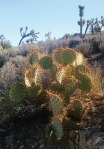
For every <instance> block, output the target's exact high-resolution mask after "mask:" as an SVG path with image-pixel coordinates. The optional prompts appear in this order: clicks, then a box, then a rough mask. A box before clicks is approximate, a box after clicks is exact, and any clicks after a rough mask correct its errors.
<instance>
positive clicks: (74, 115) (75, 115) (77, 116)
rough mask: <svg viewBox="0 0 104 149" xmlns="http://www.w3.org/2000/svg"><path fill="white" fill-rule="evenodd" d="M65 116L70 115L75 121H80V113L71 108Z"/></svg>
mask: <svg viewBox="0 0 104 149" xmlns="http://www.w3.org/2000/svg"><path fill="white" fill-rule="evenodd" d="M67 117H68V118H69V117H70V118H71V119H72V120H73V121H75V122H81V118H82V114H80V113H77V111H74V110H72V109H68V111H67Z"/></svg>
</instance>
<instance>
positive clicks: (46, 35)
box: [45, 32, 51, 40]
mask: <svg viewBox="0 0 104 149" xmlns="http://www.w3.org/2000/svg"><path fill="white" fill-rule="evenodd" d="M45 37H47V39H48V40H50V39H51V32H48V33H47V34H45Z"/></svg>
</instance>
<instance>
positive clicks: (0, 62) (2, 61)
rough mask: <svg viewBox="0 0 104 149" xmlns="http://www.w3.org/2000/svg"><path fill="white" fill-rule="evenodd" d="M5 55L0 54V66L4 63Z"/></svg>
mask: <svg viewBox="0 0 104 149" xmlns="http://www.w3.org/2000/svg"><path fill="white" fill-rule="evenodd" d="M4 62H5V57H4V56H3V55H0V67H2V66H3V65H4Z"/></svg>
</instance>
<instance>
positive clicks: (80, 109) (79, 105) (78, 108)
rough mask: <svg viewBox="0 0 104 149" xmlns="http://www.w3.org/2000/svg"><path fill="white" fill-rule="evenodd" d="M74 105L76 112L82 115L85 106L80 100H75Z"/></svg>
mask: <svg viewBox="0 0 104 149" xmlns="http://www.w3.org/2000/svg"><path fill="white" fill-rule="evenodd" d="M72 105H73V109H74V111H76V112H77V113H80V114H81V113H82V112H83V106H82V103H81V102H80V101H79V100H74V101H73V103H72Z"/></svg>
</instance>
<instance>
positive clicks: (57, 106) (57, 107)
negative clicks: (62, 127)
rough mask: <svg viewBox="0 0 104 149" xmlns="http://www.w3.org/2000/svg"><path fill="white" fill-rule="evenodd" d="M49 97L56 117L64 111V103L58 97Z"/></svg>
mask: <svg viewBox="0 0 104 149" xmlns="http://www.w3.org/2000/svg"><path fill="white" fill-rule="evenodd" d="M49 97H50V106H51V108H52V112H53V114H54V115H55V114H57V113H59V112H60V111H61V110H62V108H63V104H62V101H61V99H60V97H59V96H58V95H56V94H49Z"/></svg>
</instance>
